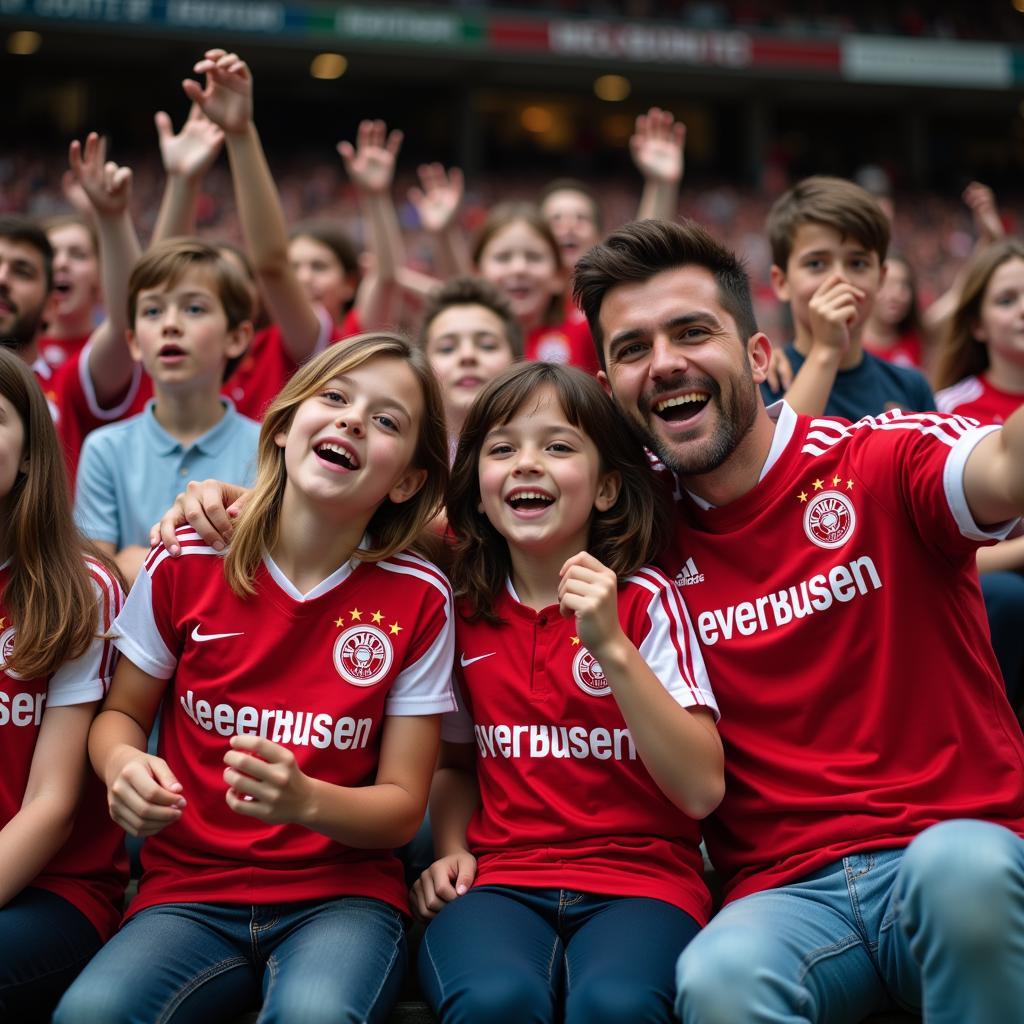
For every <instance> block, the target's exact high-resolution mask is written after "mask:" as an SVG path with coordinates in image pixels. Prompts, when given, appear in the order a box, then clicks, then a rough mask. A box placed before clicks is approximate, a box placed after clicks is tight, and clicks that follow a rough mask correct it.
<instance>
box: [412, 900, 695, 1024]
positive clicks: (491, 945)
mask: <svg viewBox="0 0 1024 1024" xmlns="http://www.w3.org/2000/svg"><path fill="white" fill-rule="evenodd" d="M698 931H699V926H698V924H697V922H696V921H694V919H693V918H692V917H690V916H689V914H686V913H684V912H683V911H682V910H679V909H678V908H677V907H673V906H671V905H670V904H668V903H663V902H662V901H661V900H652V899H635V898H632V897H614V896H595V895H589V894H587V893H582V892H569V891H567V890H564V889H519V888H512V887H509V886H497V885H487V886H480V887H479V888H474V889H470V891H469V892H468V893H466V894H465V895H464V896H460V897H459V898H458V899H457V900H455V901H454V902H452V903H449V904H448V906H446V907H445V908H444V910H442V911H441V913H440V914H438V916H437V917H436V918H435V919H434V920H433V921H431V923H430V925H429V926H428V928H427V931H426V934H425V935H424V936H423V942H422V944H421V946H420V953H419V974H420V981H421V983H422V985H423V990H424V993H425V994H426V997H427V1002H428V1003H430V1005H431V1007H432V1009H433V1010H434V1012H435V1013H436V1014H437V1016H438V1017H439V1018H440V1019H441V1021H442V1022H443V1024H457V1022H466V1024H481V1022H482V1021H486V1022H487V1024H502V1022H505V1021H507V1022H509V1024H520V1022H522V1024H526V1022H544V1024H549V1022H552V1021H555V1020H560V1019H562V1013H561V1012H560V1006H561V1003H562V1001H563V998H564V1004H565V1009H564V1020H565V1022H566V1024H605V1022H607V1024H621V1022H623V1021H629V1022H630V1024H642V1022H646V1021H650V1022H655V1021H669V1020H671V1017H672V993H673V982H672V968H673V965H674V964H675V960H676V957H677V956H678V955H679V951H680V950H681V949H682V948H683V947H684V946H685V945H686V943H687V942H689V941H690V939H692V938H693V936H694V935H696V934H697V932H698ZM563 990H564V991H563Z"/></svg>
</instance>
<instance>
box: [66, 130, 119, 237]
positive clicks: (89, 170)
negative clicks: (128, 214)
mask: <svg viewBox="0 0 1024 1024" xmlns="http://www.w3.org/2000/svg"><path fill="white" fill-rule="evenodd" d="M68 163H69V164H70V166H71V174H72V175H73V176H74V180H75V181H76V182H77V184H78V185H80V186H81V188H82V191H83V193H84V194H85V195H86V197H87V198H88V200H89V203H90V205H91V206H92V208H93V209H94V210H95V211H96V213H97V215H98V216H100V217H116V216H118V215H120V214H122V213H124V212H125V210H127V209H128V203H129V200H130V199H131V194H132V170H131V168H130V167H120V166H118V165H117V164H115V163H114V161H113V160H107V140H106V139H104V138H101V137H100V136H99V135H97V134H96V132H89V134H88V135H87V136H86V138H85V146H84V147H83V146H82V144H81V143H80V142H79V141H78V139H73V140H72V142H71V145H70V146H69V147H68Z"/></svg>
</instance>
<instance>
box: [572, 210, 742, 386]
mask: <svg viewBox="0 0 1024 1024" xmlns="http://www.w3.org/2000/svg"><path fill="white" fill-rule="evenodd" d="M686 266H697V267H702V268H703V269H705V270H706V271H708V273H710V274H711V276H712V277H713V278H714V279H715V283H716V284H717V285H718V300H719V302H721V304H722V307H723V308H724V309H725V310H726V312H727V313H728V314H729V315H730V316H731V317H732V318H733V320H735V321H736V329H737V330H738V331H739V334H740V340H741V341H746V339H747V338H749V337H750V336H751V335H752V334H756V333H757V320H756V319H755V317H754V305H753V302H752V301H751V298H750V280H749V279H748V277H747V272H746V270H745V268H744V266H743V262H742V260H740V259H739V258H738V257H737V256H736V255H735V254H734V253H732V252H730V251H729V250H728V249H726V248H725V246H723V245H720V244H719V243H718V242H717V241H715V239H714V238H712V236H711V234H710V233H709V232H708V231H707V230H706V229H705V228H703V227H701V225H700V224H698V223H697V222H696V221H693V220H683V221H681V222H679V223H674V222H672V221H666V220H638V221H634V222H633V223H632V224H626V225H625V226H624V227H621V228H619V230H618V231H613V232H612V233H611V234H610V235H609V236H608V237H607V238H606V239H605V240H604V241H603V242H602V243H601V244H600V245H595V246H594V248H593V249H591V250H590V251H589V252H587V253H584V255H583V256H581V257H580V259H579V262H578V263H577V264H576V271H575V273H574V274H573V285H572V293H573V297H574V298H575V299H576V302H577V304H578V305H579V307H580V309H582V310H583V312H584V313H585V314H586V317H587V323H588V324H589V325H590V333H591V335H592V336H593V338H594V345H595V346H596V347H597V358H598V359H599V361H600V363H601V366H602V368H603V369H605V370H607V366H605V359H604V338H603V335H602V333H601V322H600V317H601V304H602V303H603V302H604V297H605V295H607V294H608V292H609V291H611V290H612V289H613V288H615V287H617V286H618V285H621V284H636V283H642V282H644V281H649V280H650V279H651V278H652V277H654V276H656V275H657V274H660V273H662V272H663V271H666V270H675V269H677V268H679V267H686Z"/></svg>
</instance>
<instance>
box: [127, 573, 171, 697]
mask: <svg viewBox="0 0 1024 1024" xmlns="http://www.w3.org/2000/svg"><path fill="white" fill-rule="evenodd" d="M114 633H115V635H116V639H115V641H114V643H115V645H116V646H117V649H118V650H119V651H120V652H121V653H122V654H123V655H124V656H125V657H126V658H127V659H128V660H129V661H130V662H132V664H134V665H137V666H138V667H139V668H140V669H142V671H143V672H146V673H147V674H149V675H151V676H155V677H156V678H157V679H170V677H171V676H172V675H174V670H175V668H176V667H177V665H178V659H177V657H176V656H175V655H174V654H173V653H172V652H171V651H169V650H168V649H167V645H166V644H165V643H164V639H163V637H162V636H161V635H160V630H159V629H158V628H157V625H156V615H155V611H154V608H153V580H152V577H151V576H150V574H149V572H147V571H146V569H145V568H143V570H142V571H141V572H140V573H139V575H138V576H137V577H136V580H135V585H134V586H133V587H132V589H131V592H130V593H129V594H128V600H127V601H125V603H124V608H123V610H122V611H121V614H120V615H118V617H117V621H116V622H115V623H114Z"/></svg>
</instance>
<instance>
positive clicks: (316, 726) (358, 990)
mask: <svg viewBox="0 0 1024 1024" xmlns="http://www.w3.org/2000/svg"><path fill="white" fill-rule="evenodd" d="M447 468H448V460H447V457H446V450H445V437H444V425H443V422H442V420H441V413H440V399H439V396H438V392H437V384H436V382H435V381H434V379H433V376H432V375H431V373H430V368H429V366H428V364H427V362H426V359H425V357H424V356H423V354H422V353H421V352H420V351H419V350H417V349H414V348H412V347H411V346H410V345H409V344H408V343H406V342H405V341H403V340H401V339H400V338H397V337H394V336H391V335H384V334H379V335H364V336H362V337H361V338H356V339H354V340H353V341H352V342H351V343H349V344H347V345H344V346H333V347H331V348H330V349H328V350H327V351H326V352H324V353H321V354H320V355H319V356H317V357H316V358H315V359H313V360H312V361H311V362H309V363H307V364H306V365H305V366H303V367H301V368H300V369H299V370H298V372H297V373H296V374H295V375H294V376H293V377H292V378H291V380H290V381H289V383H288V384H287V385H286V386H285V388H284V390H283V391H282V392H281V394H280V395H279V396H278V398H277V399H276V400H275V401H274V403H273V404H272V405H271V407H270V409H269V410H268V412H267V416H266V419H265V420H264V422H263V427H262V430H261V433H260V442H259V461H258V468H257V480H256V484H255V486H254V489H253V491H252V494H251V496H250V500H249V502H248V504H247V506H246V509H245V512H244V513H243V515H242V516H241V517H240V520H239V523H238V525H237V527H236V530H235V535H234V539H233V541H232V544H231V548H230V551H229V552H228V554H227V556H226V558H225V559H224V564H223V569H221V566H220V565H219V564H218V561H217V559H218V554H217V552H216V551H214V550H213V549H212V548H210V547H207V546H206V545H205V544H204V543H203V542H202V541H201V540H200V539H199V538H198V535H197V534H195V533H194V532H192V531H191V530H190V529H188V528H183V529H182V530H180V531H179V532H178V544H179V546H180V549H181V555H180V557H178V558H171V557H168V552H167V551H166V550H165V549H162V548H154V550H153V551H152V552H151V554H150V557H149V560H148V562H147V563H146V566H145V570H144V572H142V573H140V576H139V580H138V582H137V583H136V585H135V587H134V588H133V589H132V593H131V597H130V599H129V601H128V602H127V603H126V605H125V610H124V612H123V613H122V615H121V616H120V617H119V618H118V622H117V631H118V634H119V638H118V640H117V644H118V646H119V648H120V649H121V650H122V651H123V652H124V654H125V657H124V659H123V660H122V662H121V666H120V668H119V670H118V673H117V675H116V677H115V679H114V684H113V687H112V689H111V695H110V699H109V701H108V703H107V704H106V705H105V707H104V710H103V712H102V714H101V715H100V716H99V718H98V719H97V722H96V726H95V729H94V731H93V733H92V735H91V737H90V753H91V755H92V758H93V763H94V765H95V767H96V769H97V771H98V772H99V773H100V774H101V776H102V777H103V779H104V780H105V781H106V782H107V786H108V790H109V798H110V806H111V813H112V815H113V817H114V819H115V821H117V822H118V823H119V824H120V825H122V827H123V828H125V830H126V831H128V832H129V833H131V834H133V835H143V836H147V837H148V838H147V840H146V843H145V846H144V848H143V868H144V874H143V877H142V881H141V883H140V885H139V893H138V897H137V899H136V900H135V902H134V903H133V904H132V906H131V907H130V908H129V912H128V921H127V924H126V925H125V926H124V927H123V929H122V930H121V933H120V934H119V935H118V936H117V937H115V938H114V940H113V941H112V942H111V943H109V944H108V946H107V947H106V948H105V949H104V950H103V951H102V952H101V953H100V955H99V956H98V957H97V958H96V959H95V960H94V961H93V963H92V964H91V965H90V966H89V968H88V970H87V971H86V972H85V973H84V974H83V975H82V977H81V978H80V979H79V981H78V982H77V983H76V984H75V985H74V986H73V987H72V989H71V990H70V991H69V992H68V993H67V995H66V997H65V999H64V1001H63V1002H62V1004H61V1005H60V1006H59V1007H58V1010H57V1015H56V1020H58V1021H60V1022H61V1024H66V1022H69V1021H81V1022H92V1021H97V1020H102V1021H111V1022H117V1021H138V1022H140V1024H141V1022H144V1021H150V1022H151V1021H154V1020H157V1019H159V1020H161V1021H163V1022H181V1021H191V1020H217V1019H223V1018H224V1016H225V1015H227V1014H229V1013H231V1012H233V1011H237V1009H238V1008H240V1007H243V1006H245V1005H247V1004H249V1003H251V1002H253V1001H255V1000H257V999H258V998H259V997H260V996H261V995H262V999H263V1009H262V1012H261V1015H260V1018H259V1019H260V1020H261V1021H271V1020H273V1021H278V1020H286V1021H300V1022H301V1021H310V1020H317V1021H319V1020H326V1019H332V1020H333V1019H339V1020H370V1021H374V1020H380V1019H382V1018H383V1017H384V1016H386V1015H387V1012H388V1009H389V1006H390V1003H391V1002H392V1001H393V999H394V997H395V994H396V991H397V986H398V984H399V981H400V978H401V974H402V968H403V962H404V957H405V951H404V937H403V927H402V916H401V915H402V913H403V912H405V910H406V908H407V905H406V901H405V890H404V884H403V881H402V874H401V867H400V865H399V863H398V861H397V859H396V858H395V857H394V856H393V855H392V854H391V853H390V852H389V851H390V850H391V849H392V848H394V847H396V846H399V845H400V844H402V843H403V842H406V841H407V840H408V839H409V838H410V837H411V836H412V834H413V833H414V832H415V830H416V828H417V826H418V825H419V823H420V821H421V820H422V818H423V813H424V806H425V804H426V798H427V790H428V788H429V784H430V774H431V770H432V768H433V766H434V760H435V757H436V753H437V735H438V728H439V726H438V718H437V716H438V714H439V713H440V712H443V711H447V710H451V709H452V708H453V707H454V702H453V700H452V695H451V686H450V681H449V676H450V671H451V657H452V630H451V625H450V622H449V620H450V604H451V602H450V595H449V590H448V585H447V582H446V581H445V579H444V577H443V576H442V575H441V574H440V572H439V571H438V570H437V569H436V568H435V567H434V566H433V565H431V564H430V563H429V562H426V561H424V560H423V559H421V558H418V557H416V556H414V555H411V554H407V553H404V552H403V551H402V549H403V548H405V547H406V546H407V545H408V544H409V543H410V541H411V540H412V539H413V538H414V537H415V536H416V535H417V534H418V533H419V532H420V531H421V530H422V528H423V526H424V525H425V523H426V522H428V521H429V519H430V518H431V517H432V516H433V515H434V513H435V512H436V511H437V507H438V505H439V503H440V501H441V497H442V495H443V492H444V486H445V482H446V479H447ZM168 681H169V685H168ZM161 699H163V707H162V716H161V725H160V748H159V750H160V756H159V757H157V756H151V755H148V754H147V753H146V734H147V732H148V730H149V728H150V726H151V724H152V722H153V719H154V717H155V715H156V710H157V706H158V705H159V704H160V701H161Z"/></svg>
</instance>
